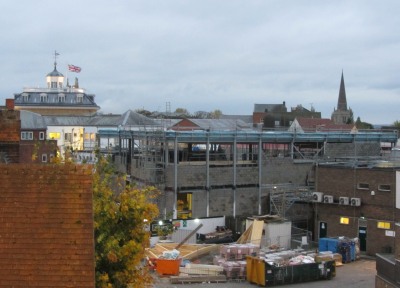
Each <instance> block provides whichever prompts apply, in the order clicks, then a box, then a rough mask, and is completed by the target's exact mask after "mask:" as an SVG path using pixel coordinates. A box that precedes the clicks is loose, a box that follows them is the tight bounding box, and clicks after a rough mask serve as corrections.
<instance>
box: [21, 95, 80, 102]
mask: <svg viewBox="0 0 400 288" xmlns="http://www.w3.org/2000/svg"><path fill="white" fill-rule="evenodd" d="M22 102H29V95H28V94H22ZM40 102H42V103H45V102H48V97H47V94H45V93H42V94H40ZM57 102H59V103H64V102H65V94H62V93H61V94H58V96H57ZM76 102H77V103H83V94H78V95H76Z"/></svg>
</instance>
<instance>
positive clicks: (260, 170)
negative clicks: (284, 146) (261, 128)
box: [258, 135, 262, 215]
mask: <svg viewBox="0 0 400 288" xmlns="http://www.w3.org/2000/svg"><path fill="white" fill-rule="evenodd" d="M261 156H262V139H261V135H260V140H259V141H258V215H261V186H262V157H261Z"/></svg>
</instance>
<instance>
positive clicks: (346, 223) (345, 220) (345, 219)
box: [340, 217, 350, 225]
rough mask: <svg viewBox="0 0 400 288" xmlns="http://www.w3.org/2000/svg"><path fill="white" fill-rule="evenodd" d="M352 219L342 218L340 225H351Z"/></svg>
mask: <svg viewBox="0 0 400 288" xmlns="http://www.w3.org/2000/svg"><path fill="white" fill-rule="evenodd" d="M349 223H350V219H349V218H348V217H340V224H345V225H349Z"/></svg>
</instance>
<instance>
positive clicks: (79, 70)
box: [68, 64, 81, 73]
mask: <svg viewBox="0 0 400 288" xmlns="http://www.w3.org/2000/svg"><path fill="white" fill-rule="evenodd" d="M68 70H69V71H71V72H76V73H79V72H81V67H78V66H75V65H70V64H68Z"/></svg>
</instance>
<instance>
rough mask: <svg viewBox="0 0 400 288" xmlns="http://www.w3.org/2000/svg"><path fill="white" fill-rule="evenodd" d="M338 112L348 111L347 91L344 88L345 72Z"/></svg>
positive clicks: (341, 82) (341, 83) (341, 84)
mask: <svg viewBox="0 0 400 288" xmlns="http://www.w3.org/2000/svg"><path fill="white" fill-rule="evenodd" d="M337 110H341V111H347V100H346V89H345V87H344V78H343V70H342V79H341V80H340V89H339V98H338V105H337Z"/></svg>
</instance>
